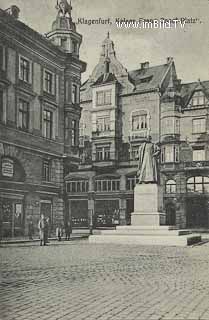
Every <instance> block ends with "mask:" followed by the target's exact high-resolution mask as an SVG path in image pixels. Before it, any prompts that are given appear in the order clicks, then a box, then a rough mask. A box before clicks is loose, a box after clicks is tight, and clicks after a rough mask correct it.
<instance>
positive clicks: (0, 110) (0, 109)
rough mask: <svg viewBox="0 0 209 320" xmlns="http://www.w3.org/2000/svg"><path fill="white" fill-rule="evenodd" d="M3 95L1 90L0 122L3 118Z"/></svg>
mask: <svg viewBox="0 0 209 320" xmlns="http://www.w3.org/2000/svg"><path fill="white" fill-rule="evenodd" d="M3 95H4V93H3V90H0V122H1V121H3V116H4V96H3Z"/></svg>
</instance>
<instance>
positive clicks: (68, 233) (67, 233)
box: [65, 221, 72, 240]
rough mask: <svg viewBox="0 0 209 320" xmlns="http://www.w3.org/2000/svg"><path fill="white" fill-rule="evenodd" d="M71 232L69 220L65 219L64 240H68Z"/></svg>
mask: <svg viewBox="0 0 209 320" xmlns="http://www.w3.org/2000/svg"><path fill="white" fill-rule="evenodd" d="M71 233H72V226H71V223H70V221H67V222H66V225H65V239H66V240H70V234H71Z"/></svg>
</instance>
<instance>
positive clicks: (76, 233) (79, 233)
mask: <svg viewBox="0 0 209 320" xmlns="http://www.w3.org/2000/svg"><path fill="white" fill-rule="evenodd" d="M88 236H89V230H88V229H74V230H73V231H72V233H71V235H70V241H73V240H80V239H87V238H88ZM39 241H40V239H39V238H38V237H35V238H34V239H33V240H30V239H28V236H25V237H17V238H3V239H2V240H0V245H1V244H18V243H19V244H21V243H33V242H39ZM49 241H57V238H56V237H51V238H49ZM62 241H66V240H65V236H63V237H62ZM62 241H61V242H62Z"/></svg>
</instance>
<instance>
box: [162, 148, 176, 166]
mask: <svg viewBox="0 0 209 320" xmlns="http://www.w3.org/2000/svg"><path fill="white" fill-rule="evenodd" d="M161 162H162V163H164V162H165V163H166V162H179V146H178V145H167V146H164V147H162V150H161Z"/></svg>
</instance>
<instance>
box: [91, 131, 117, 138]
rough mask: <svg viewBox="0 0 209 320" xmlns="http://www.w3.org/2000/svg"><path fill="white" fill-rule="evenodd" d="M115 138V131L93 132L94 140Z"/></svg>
mask: <svg viewBox="0 0 209 320" xmlns="http://www.w3.org/2000/svg"><path fill="white" fill-rule="evenodd" d="M109 137H115V130H105V131H92V139H98V138H109Z"/></svg>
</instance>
